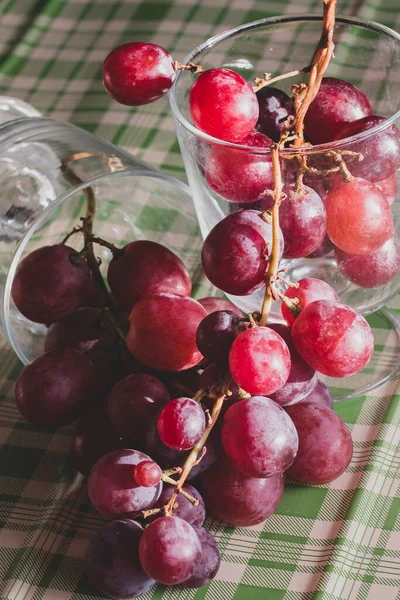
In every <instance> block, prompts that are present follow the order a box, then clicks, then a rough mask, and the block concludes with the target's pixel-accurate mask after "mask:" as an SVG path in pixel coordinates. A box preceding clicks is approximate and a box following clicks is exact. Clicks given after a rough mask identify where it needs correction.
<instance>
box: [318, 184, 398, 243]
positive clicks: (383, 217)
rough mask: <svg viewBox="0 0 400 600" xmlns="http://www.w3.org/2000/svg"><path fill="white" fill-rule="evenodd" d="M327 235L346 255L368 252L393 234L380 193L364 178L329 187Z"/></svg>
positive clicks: (391, 221)
mask: <svg viewBox="0 0 400 600" xmlns="http://www.w3.org/2000/svg"><path fill="white" fill-rule="evenodd" d="M325 207H326V214H327V218H328V222H327V225H328V235H329V237H330V239H331V240H332V242H333V243H334V244H335V246H338V248H340V249H341V250H344V251H345V252H348V253H349V254H368V253H369V252H372V251H373V250H377V249H378V248H380V247H381V246H382V245H383V244H384V243H385V242H386V241H387V240H388V239H389V238H390V236H391V235H392V233H393V217H392V213H391V211H390V206H389V203H388V201H387V200H386V198H385V197H384V196H383V195H382V192H381V191H380V190H379V188H377V186H376V185H374V184H373V183H371V182H369V181H366V180H365V179H353V181H350V182H349V183H344V182H343V183H340V184H338V185H335V186H334V187H332V188H331V189H330V190H329V192H328V193H327V194H326V197H325Z"/></svg>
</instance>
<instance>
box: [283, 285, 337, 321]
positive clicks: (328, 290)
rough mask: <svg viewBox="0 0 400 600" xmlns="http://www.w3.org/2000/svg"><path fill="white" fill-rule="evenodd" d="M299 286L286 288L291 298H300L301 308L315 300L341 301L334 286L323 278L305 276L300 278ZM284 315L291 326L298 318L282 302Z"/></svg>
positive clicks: (287, 294) (286, 294)
mask: <svg viewBox="0 0 400 600" xmlns="http://www.w3.org/2000/svg"><path fill="white" fill-rule="evenodd" d="M297 283H298V286H299V287H297V288H294V287H290V288H288V289H287V290H286V292H285V296H287V297H288V298H290V299H293V298H298V299H299V304H298V306H299V308H301V309H304V308H306V306H308V305H309V304H311V302H315V301H316V300H332V302H339V297H338V295H337V293H336V292H335V290H334V289H333V287H331V286H330V285H329V283H326V282H325V281H322V279H315V278H314V277H305V278H304V279H299V281H298V282H297ZM281 311H282V317H283V318H284V319H285V321H286V323H287V324H288V325H289V327H291V326H292V325H293V323H294V322H295V320H296V316H294V315H293V313H292V312H291V311H290V309H289V308H288V307H287V306H286V304H285V303H284V302H282V304H281Z"/></svg>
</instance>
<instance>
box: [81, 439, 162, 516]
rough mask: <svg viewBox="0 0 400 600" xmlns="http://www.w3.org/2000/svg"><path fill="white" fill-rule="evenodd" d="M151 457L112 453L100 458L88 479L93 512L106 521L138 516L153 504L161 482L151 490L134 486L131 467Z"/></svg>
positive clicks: (159, 492)
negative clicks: (95, 511)
mask: <svg viewBox="0 0 400 600" xmlns="http://www.w3.org/2000/svg"><path fill="white" fill-rule="evenodd" d="M144 460H149V461H151V458H150V457H149V456H147V454H144V453H143V452H139V451H138V450H128V449H124V450H115V451H114V452H109V453H108V454H106V455H105V456H102V457H101V458H100V459H99V460H98V461H97V462H96V464H95V465H94V467H93V468H92V470H91V472H90V476H89V480H88V494H89V498H90V500H91V502H92V504H93V506H94V507H95V509H96V510H97V511H98V512H99V513H100V514H101V515H103V517H106V518H107V519H118V518H127V519H131V518H134V517H138V516H139V515H140V514H141V511H143V510H147V509H149V508H152V507H153V505H154V504H155V502H157V500H158V498H159V496H160V494H161V490H162V482H159V483H157V484H156V485H155V486H152V487H143V486H140V485H138V484H137V483H135V481H134V478H133V472H134V467H135V466H136V465H137V464H138V463H140V462H142V461H144Z"/></svg>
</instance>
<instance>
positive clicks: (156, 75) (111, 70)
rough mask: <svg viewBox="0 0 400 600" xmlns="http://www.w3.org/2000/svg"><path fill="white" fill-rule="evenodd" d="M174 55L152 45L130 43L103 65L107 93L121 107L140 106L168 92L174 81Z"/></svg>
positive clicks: (113, 52) (107, 59)
mask: <svg viewBox="0 0 400 600" xmlns="http://www.w3.org/2000/svg"><path fill="white" fill-rule="evenodd" d="M174 78H175V71H174V69H173V66H172V58H171V55H170V54H169V53H168V52H167V51H166V50H165V49H164V48H162V47H161V46H158V45H157V44H151V43H149V42H131V43H130V44H124V45H123V46H119V48H115V50H113V51H112V52H111V53H110V54H109V55H108V56H107V58H106V59H105V61H104V64H103V83H104V87H105V88H106V91H107V92H108V94H109V95H110V96H111V98H114V100H116V101H117V102H119V103H120V104H126V105H127V106H140V105H141V104H149V103H150V102H154V100H157V99H158V98H161V96H164V94H166V93H167V91H168V90H169V88H170V87H171V85H172V84H173V82H174Z"/></svg>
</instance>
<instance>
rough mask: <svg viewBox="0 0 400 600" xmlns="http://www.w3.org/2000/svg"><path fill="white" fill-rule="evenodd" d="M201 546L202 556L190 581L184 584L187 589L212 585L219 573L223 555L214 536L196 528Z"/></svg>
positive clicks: (187, 580)
mask: <svg viewBox="0 0 400 600" xmlns="http://www.w3.org/2000/svg"><path fill="white" fill-rule="evenodd" d="M194 529H195V531H196V533H197V536H198V538H199V540H200V544H201V555H200V558H199V560H198V561H197V562H196V564H195V565H194V568H193V571H192V574H191V576H190V577H189V579H186V581H184V582H183V587H185V588H198V587H202V586H203V585H207V583H210V581H212V580H213V579H214V577H215V576H216V574H217V573H218V570H219V567H220V564H221V555H220V551H219V548H218V544H217V541H216V539H215V538H214V536H212V535H211V533H210V532H209V531H207V530H206V529H203V528H202V527H201V528H200V527H196V528H194Z"/></svg>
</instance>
